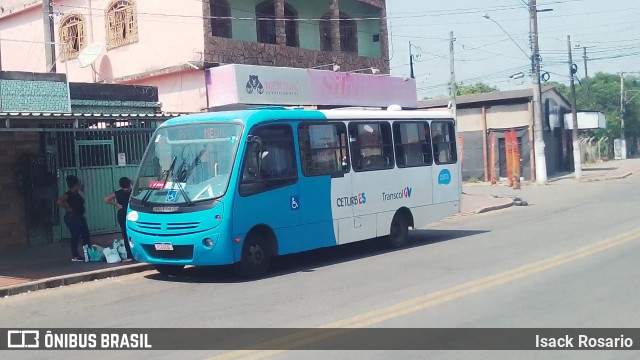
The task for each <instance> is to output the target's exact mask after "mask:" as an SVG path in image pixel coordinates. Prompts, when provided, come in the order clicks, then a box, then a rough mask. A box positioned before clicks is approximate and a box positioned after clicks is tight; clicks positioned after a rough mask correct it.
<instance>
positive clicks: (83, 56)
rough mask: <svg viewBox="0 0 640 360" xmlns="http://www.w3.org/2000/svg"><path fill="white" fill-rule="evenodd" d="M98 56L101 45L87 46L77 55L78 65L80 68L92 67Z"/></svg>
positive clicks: (100, 53)
mask: <svg viewBox="0 0 640 360" xmlns="http://www.w3.org/2000/svg"><path fill="white" fill-rule="evenodd" d="M100 55H102V44H98V43H93V44H89V45H88V46H87V47H85V48H84V49H82V51H80V54H78V63H80V67H81V68H86V67H87V66H91V65H93V63H95V62H96V60H98V58H99V57H100Z"/></svg>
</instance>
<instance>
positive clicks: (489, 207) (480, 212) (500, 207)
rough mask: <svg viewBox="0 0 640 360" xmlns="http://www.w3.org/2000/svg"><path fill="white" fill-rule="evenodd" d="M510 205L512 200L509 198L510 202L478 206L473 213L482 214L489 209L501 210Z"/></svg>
mask: <svg viewBox="0 0 640 360" xmlns="http://www.w3.org/2000/svg"><path fill="white" fill-rule="evenodd" d="M512 206H513V200H511V201H510V202H508V203H505V204H500V205H494V206H487V207H483V208H480V209H478V210H476V211H475V212H474V213H475V214H484V213H486V212H489V211H495V210H502V209H506V208H510V207H512Z"/></svg>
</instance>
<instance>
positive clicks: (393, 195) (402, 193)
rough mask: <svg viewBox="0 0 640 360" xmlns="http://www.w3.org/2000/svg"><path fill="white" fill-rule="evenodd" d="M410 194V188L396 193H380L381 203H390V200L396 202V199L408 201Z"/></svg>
mask: <svg viewBox="0 0 640 360" xmlns="http://www.w3.org/2000/svg"><path fill="white" fill-rule="evenodd" d="M411 192H412V189H411V188H410V187H408V186H407V187H406V188H404V189H402V191H399V192H396V193H390V194H389V193H385V192H383V193H382V201H391V200H398V199H408V198H410V197H411Z"/></svg>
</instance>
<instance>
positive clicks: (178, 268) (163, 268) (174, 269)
mask: <svg viewBox="0 0 640 360" xmlns="http://www.w3.org/2000/svg"><path fill="white" fill-rule="evenodd" d="M153 267H154V268H155V269H156V270H157V271H158V272H159V273H160V274H162V275H166V276H178V275H180V273H181V272H182V269H183V268H184V265H161V264H155V265H153Z"/></svg>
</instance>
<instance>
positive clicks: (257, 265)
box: [235, 233, 273, 279]
mask: <svg viewBox="0 0 640 360" xmlns="http://www.w3.org/2000/svg"><path fill="white" fill-rule="evenodd" d="M272 250H273V249H272V247H271V241H269V238H267V237H266V236H264V234H261V233H253V234H251V235H249V236H248V237H247V239H246V240H245V242H244V245H243V246H242V256H241V257H240V262H238V263H236V265H235V267H236V273H237V274H238V275H239V276H240V277H243V278H245V279H255V278H259V277H262V276H264V275H266V274H267V272H268V271H269V266H271V257H272V254H273V251H272Z"/></svg>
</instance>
